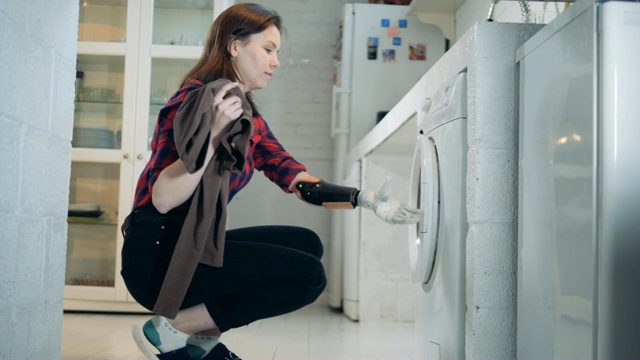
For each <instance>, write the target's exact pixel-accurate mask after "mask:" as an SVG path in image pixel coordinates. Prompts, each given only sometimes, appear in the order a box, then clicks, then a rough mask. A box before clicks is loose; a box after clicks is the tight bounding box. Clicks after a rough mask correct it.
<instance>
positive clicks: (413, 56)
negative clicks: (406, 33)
mask: <svg viewBox="0 0 640 360" xmlns="http://www.w3.org/2000/svg"><path fill="white" fill-rule="evenodd" d="M409 60H427V44H409Z"/></svg>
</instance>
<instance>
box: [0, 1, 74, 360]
mask: <svg viewBox="0 0 640 360" xmlns="http://www.w3.org/2000/svg"><path fill="white" fill-rule="evenodd" d="M36 3H37V4H36ZM78 8H79V6H78V2H77V1H67V0H50V1H38V2H23V1H2V2H0V30H1V31H0V44H2V51H1V52H0V68H2V69H4V71H3V76H2V81H1V82H0V93H1V94H2V97H0V99H1V100H0V105H1V106H0V128H2V130H3V134H2V136H0V153H2V155H3V157H2V159H1V160H0V185H1V187H2V188H1V190H0V221H2V224H3V226H2V227H0V244H1V246H2V251H1V252H0V323H1V324H2V326H1V327H0V359H36V358H41V359H44V358H46V359H55V358H59V356H60V355H59V354H60V346H61V341H62V296H63V289H64V270H65V259H66V240H67V236H66V233H67V216H66V215H67V204H68V189H69V172H70V166H71V165H70V156H71V131H72V124H73V94H74V80H75V61H76V60H75V53H76V40H77V36H76V34H77V18H78Z"/></svg>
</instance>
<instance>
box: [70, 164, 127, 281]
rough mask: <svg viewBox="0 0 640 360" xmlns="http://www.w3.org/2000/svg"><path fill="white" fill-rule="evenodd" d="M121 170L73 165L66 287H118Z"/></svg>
mask: <svg viewBox="0 0 640 360" xmlns="http://www.w3.org/2000/svg"><path fill="white" fill-rule="evenodd" d="M119 170H120V165H119V164H101V163H84V162H74V163H73V164H72V165H71V181H70V187H69V202H70V203H69V217H68V225H69V228H68V229H69V230H68V241H67V272H66V279H65V284H66V285H81V286H101V287H113V286H114V283H115V275H116V269H115V264H116V261H115V257H116V254H117V248H116V239H117V231H118V229H117V228H118V226H117V223H118V192H119V187H120V184H119V182H120V171H119Z"/></svg>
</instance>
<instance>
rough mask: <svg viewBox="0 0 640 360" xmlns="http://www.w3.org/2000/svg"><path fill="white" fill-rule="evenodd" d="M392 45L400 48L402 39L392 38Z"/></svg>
mask: <svg viewBox="0 0 640 360" xmlns="http://www.w3.org/2000/svg"><path fill="white" fill-rule="evenodd" d="M392 43H393V45H395V46H400V45H402V38H401V37H398V36H396V37H394V38H393V41H392Z"/></svg>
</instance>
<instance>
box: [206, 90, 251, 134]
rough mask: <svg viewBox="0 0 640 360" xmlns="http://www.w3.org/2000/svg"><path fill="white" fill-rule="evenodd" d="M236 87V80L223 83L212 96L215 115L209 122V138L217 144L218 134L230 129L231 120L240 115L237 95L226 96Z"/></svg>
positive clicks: (240, 107) (240, 103)
mask: <svg viewBox="0 0 640 360" xmlns="http://www.w3.org/2000/svg"><path fill="white" fill-rule="evenodd" d="M235 87H238V83H237V82H231V83H228V84H224V85H223V86H222V87H221V88H220V90H218V92H217V93H216V94H215V96H214V97H213V109H214V110H215V117H214V118H213V119H212V122H211V139H212V141H214V143H215V145H216V146H217V145H219V142H220V135H221V134H224V133H226V132H227V131H229V129H231V126H232V125H233V122H234V121H235V120H236V119H238V118H239V117H240V115H242V111H243V110H242V100H240V97H238V96H237V95H232V96H227V95H228V92H229V91H230V90H231V89H233V88H235Z"/></svg>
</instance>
